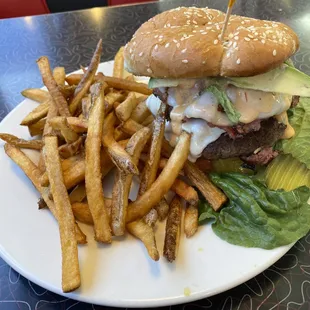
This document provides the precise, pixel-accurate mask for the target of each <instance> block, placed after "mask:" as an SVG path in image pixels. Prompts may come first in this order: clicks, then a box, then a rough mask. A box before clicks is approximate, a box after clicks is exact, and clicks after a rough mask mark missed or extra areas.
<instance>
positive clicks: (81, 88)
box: [69, 39, 102, 115]
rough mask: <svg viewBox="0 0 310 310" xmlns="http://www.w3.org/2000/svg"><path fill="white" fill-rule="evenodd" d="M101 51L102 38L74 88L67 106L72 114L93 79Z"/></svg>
mask: <svg viewBox="0 0 310 310" xmlns="http://www.w3.org/2000/svg"><path fill="white" fill-rule="evenodd" d="M101 52H102V39H100V40H99V42H98V44H97V47H96V50H95V53H94V55H93V57H92V59H91V62H90V65H89V66H88V68H87V71H86V73H85V74H84V75H83V78H82V79H81V81H80V82H79V84H78V86H77V88H76V90H75V91H74V97H73V98H72V100H71V102H70V106H69V109H70V112H71V113H72V115H74V113H75V112H76V111H77V109H78V107H79V105H80V103H81V100H82V98H83V97H84V96H85V94H86V93H87V92H88V90H89V88H90V86H91V84H92V82H93V80H94V77H95V74H96V71H97V69H98V65H99V63H100V56H101Z"/></svg>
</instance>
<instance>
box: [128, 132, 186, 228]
mask: <svg viewBox="0 0 310 310" xmlns="http://www.w3.org/2000/svg"><path fill="white" fill-rule="evenodd" d="M189 147H190V135H189V134H188V133H186V132H183V133H182V134H181V135H180V138H179V141H178V143H177V145H176V147H175V149H174V150H173V153H172V155H171V156H170V158H169V160H168V162H167V165H166V167H165V168H164V169H163V170H162V172H161V173H160V175H159V176H158V178H157V179H156V181H155V182H154V183H153V184H152V185H151V187H150V188H149V189H148V190H147V191H146V192H145V193H144V194H143V195H142V196H141V197H139V198H138V199H137V200H136V201H134V202H132V203H131V204H130V205H129V206H128V210H127V222H132V221H135V220H137V219H139V218H142V217H143V216H144V215H146V214H147V213H148V212H149V211H150V210H151V209H152V208H153V207H154V206H155V205H156V204H157V203H159V201H160V200H161V199H162V198H163V197H164V195H165V194H166V193H167V192H168V191H169V189H170V188H171V186H172V184H173V183H174V181H175V179H176V178H177V176H178V174H179V172H180V170H181V169H182V167H183V165H184V163H185V162H186V160H187V157H188V154H189Z"/></svg>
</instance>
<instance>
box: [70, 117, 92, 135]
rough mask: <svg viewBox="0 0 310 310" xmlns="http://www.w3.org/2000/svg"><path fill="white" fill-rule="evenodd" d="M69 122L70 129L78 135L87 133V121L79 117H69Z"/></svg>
mask: <svg viewBox="0 0 310 310" xmlns="http://www.w3.org/2000/svg"><path fill="white" fill-rule="evenodd" d="M67 122H68V125H69V127H70V128H71V129H72V130H74V131H75V132H76V133H84V132H87V128H88V122H87V120H85V119H80V118H78V117H72V116H71V117H67Z"/></svg>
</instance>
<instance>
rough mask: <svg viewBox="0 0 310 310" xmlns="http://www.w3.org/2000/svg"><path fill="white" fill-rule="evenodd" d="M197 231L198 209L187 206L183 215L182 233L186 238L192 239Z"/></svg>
mask: <svg viewBox="0 0 310 310" xmlns="http://www.w3.org/2000/svg"><path fill="white" fill-rule="evenodd" d="M197 230H198V207H197V204H196V205H188V206H187V208H186V209H185V215H184V232H185V235H186V237H187V238H190V237H192V236H193V235H194V234H195V233H196V231H197Z"/></svg>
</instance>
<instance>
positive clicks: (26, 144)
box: [0, 133, 43, 150]
mask: <svg viewBox="0 0 310 310" xmlns="http://www.w3.org/2000/svg"><path fill="white" fill-rule="evenodd" d="M0 139H2V140H3V141H5V142H7V143H9V144H12V145H14V146H16V147H19V148H22V149H33V150H41V148H42V147H43V141H42V140H29V141H28V140H24V139H20V138H18V137H16V136H13V135H10V134H8V133H0Z"/></svg>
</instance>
